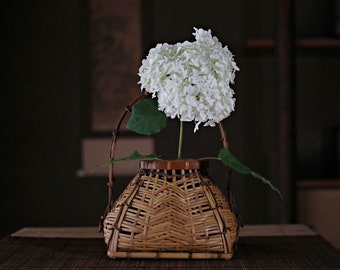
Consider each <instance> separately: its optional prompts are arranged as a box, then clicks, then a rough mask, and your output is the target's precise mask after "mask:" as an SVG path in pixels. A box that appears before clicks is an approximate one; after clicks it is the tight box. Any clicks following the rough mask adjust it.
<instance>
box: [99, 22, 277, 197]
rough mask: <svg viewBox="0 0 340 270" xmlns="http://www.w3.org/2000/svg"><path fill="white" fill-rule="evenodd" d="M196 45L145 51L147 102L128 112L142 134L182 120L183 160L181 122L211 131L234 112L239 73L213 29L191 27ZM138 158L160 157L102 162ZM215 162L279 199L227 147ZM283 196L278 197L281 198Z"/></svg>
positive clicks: (142, 74) (142, 73)
mask: <svg viewBox="0 0 340 270" xmlns="http://www.w3.org/2000/svg"><path fill="white" fill-rule="evenodd" d="M194 30H195V32H194V33H193V35H194V36H195V41H194V42H189V41H185V42H183V43H177V44H173V45H170V44H167V43H164V44H157V46H156V47H154V48H152V49H151V50H150V51H149V54H148V56H147V57H146V59H144V60H143V61H142V65H141V67H140V69H139V76H140V81H139V84H140V85H141V89H142V91H144V92H146V93H148V94H149V95H150V96H151V98H149V99H144V100H142V101H140V102H138V103H137V104H136V105H135V106H133V108H132V114H131V117H130V119H129V121H128V123H127V128H128V129H130V130H132V131H134V132H136V133H138V134H143V135H152V134H155V133H158V132H159V131H161V130H162V129H163V128H164V127H165V126H166V121H167V118H168V117H169V118H171V119H174V118H178V119H179V120H180V131H179V143H178V156H177V158H178V159H181V158H182V154H181V151H182V150H181V149H182V141H183V139H182V138H183V122H191V121H194V122H195V127H194V132H197V131H198V130H199V126H200V125H201V124H203V125H204V126H210V127H214V126H216V124H218V123H219V122H221V121H222V120H223V119H225V118H227V117H228V116H229V115H230V114H231V112H232V111H234V109H235V98H234V91H233V89H232V88H231V87H230V85H231V84H233V83H234V78H235V72H236V71H239V68H238V67H237V65H236V63H235V61H234V57H233V54H232V53H231V52H230V51H229V49H228V48H227V46H225V47H223V46H222V44H221V43H220V42H219V40H218V39H217V38H216V37H214V36H212V34H211V30H208V31H206V30H203V29H197V28H194ZM136 159H159V156H158V155H148V156H143V155H140V154H139V153H138V152H137V151H135V152H134V153H132V154H131V155H130V156H129V157H125V158H122V159H114V160H110V161H109V162H107V163H105V164H104V165H107V164H111V163H114V162H119V161H127V160H136ZM202 159H216V160H220V161H222V162H223V163H224V164H225V165H226V166H228V167H230V168H232V169H234V170H236V171H237V172H239V173H242V174H250V175H252V176H253V177H255V178H258V179H260V180H261V181H262V182H263V183H265V184H267V185H269V186H270V187H271V188H272V189H273V190H274V191H276V192H277V193H278V194H279V195H280V196H281V193H280V191H279V190H278V189H277V188H276V187H275V186H273V185H272V184H271V182H270V181H269V180H267V179H266V178H264V177H263V176H261V175H260V174H258V173H256V172H254V171H252V170H251V169H250V168H248V167H247V166H245V165H244V164H242V163H241V162H240V161H239V160H238V159H237V158H236V157H235V156H234V155H233V154H232V153H231V152H230V151H229V149H228V148H222V149H221V150H220V151H219V153H218V155H217V157H209V158H202ZM281 197H282V196H281Z"/></svg>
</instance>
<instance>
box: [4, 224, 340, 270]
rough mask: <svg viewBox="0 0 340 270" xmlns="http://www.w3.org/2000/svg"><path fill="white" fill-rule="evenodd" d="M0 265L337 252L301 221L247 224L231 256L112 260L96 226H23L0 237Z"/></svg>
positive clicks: (240, 263) (275, 264)
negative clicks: (290, 223) (278, 223)
mask: <svg viewBox="0 0 340 270" xmlns="http://www.w3.org/2000/svg"><path fill="white" fill-rule="evenodd" d="M0 269H14V270H15V269H51V270H54V269H102V270H104V269H149V270H152V269H160V270H162V269H182V270H184V269H340V251H339V250H337V249H336V248H335V247H333V246H332V245H331V244H330V243H329V242H327V241H326V240H325V239H324V238H323V237H322V236H320V235H318V234H316V233H315V232H314V231H312V230H311V229H310V228H308V227H307V226H305V225H302V224H292V225H247V226H245V227H244V228H241V230H240V238H239V240H238V243H237V250H236V252H235V254H234V257H233V258H232V259H230V260H178V259H175V260H163V259H162V260H161V259H158V260H152V259H149V260H147V259H110V258H108V257H107V256H106V246H105V243H104V240H103V237H102V234H101V233H99V232H98V231H97V230H96V228H94V227H81V228H78V227H68V228H67V227H66V228H65V227H63V228H60V227H59V228H23V229H21V230H19V231H17V232H15V233H13V234H12V235H10V236H6V237H4V238H2V239H1V240H0Z"/></svg>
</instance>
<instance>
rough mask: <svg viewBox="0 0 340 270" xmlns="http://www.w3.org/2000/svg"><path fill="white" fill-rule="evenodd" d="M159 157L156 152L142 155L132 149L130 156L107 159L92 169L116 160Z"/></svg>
mask: <svg viewBox="0 0 340 270" xmlns="http://www.w3.org/2000/svg"><path fill="white" fill-rule="evenodd" d="M159 157H160V155H157V154H151V155H146V156H144V155H141V154H139V153H138V151H133V152H132V154H131V155H130V156H127V157H123V158H118V159H111V160H109V161H106V162H104V163H101V164H99V165H97V166H96V167H95V168H94V170H95V169H98V168H101V167H105V166H108V165H111V164H112V163H117V162H122V161H131V160H146V159H158V158H159Z"/></svg>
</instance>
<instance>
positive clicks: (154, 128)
mask: <svg viewBox="0 0 340 270" xmlns="http://www.w3.org/2000/svg"><path fill="white" fill-rule="evenodd" d="M157 106H158V103H157V101H156V100H154V99H144V100H142V101H141V102H139V103H137V104H136V105H135V106H133V108H132V114H131V117H130V119H129V121H128V123H127V125H126V127H127V128H128V129H130V130H132V131H134V132H136V133H138V134H142V135H152V134H156V133H158V132H159V131H161V130H162V129H163V128H165V127H166V120H167V118H166V115H165V114H164V113H163V112H161V111H159V110H158V107H157Z"/></svg>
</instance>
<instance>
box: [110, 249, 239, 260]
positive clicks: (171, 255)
mask: <svg viewBox="0 0 340 270" xmlns="http://www.w3.org/2000/svg"><path fill="white" fill-rule="evenodd" d="M107 256H108V257H110V258H111V259H204V260H206V259H225V260H230V259H231V258H232V257H233V253H208V252H206V253H204V252H136V251H133V252H123V251H122V252H111V251H108V252H107Z"/></svg>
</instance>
